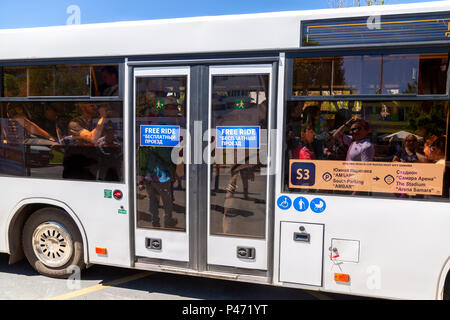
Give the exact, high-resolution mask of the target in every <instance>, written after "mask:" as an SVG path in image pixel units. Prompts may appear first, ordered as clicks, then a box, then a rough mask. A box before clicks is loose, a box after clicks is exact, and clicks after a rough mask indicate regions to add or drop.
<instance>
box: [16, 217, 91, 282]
mask: <svg viewBox="0 0 450 320" xmlns="http://www.w3.org/2000/svg"><path fill="white" fill-rule="evenodd" d="M22 245H23V250H24V252H25V256H26V257H27V259H28V262H29V263H30V264H31V266H32V267H33V268H34V269H35V270H36V271H37V272H39V273H40V274H42V275H44V276H48V277H53V278H68V277H69V276H70V275H72V274H73V273H74V272H77V271H79V270H81V269H83V268H84V266H85V265H84V261H83V241H82V238H81V235H80V232H79V231H78V228H77V226H76V225H75V223H74V222H73V221H72V219H71V218H69V217H68V216H67V215H66V213H65V212H64V211H62V210H60V209H57V208H43V209H39V210H37V211H36V212H34V213H33V214H32V215H31V216H30V218H29V219H28V220H27V222H26V223H25V226H24V229H23V234H22Z"/></svg>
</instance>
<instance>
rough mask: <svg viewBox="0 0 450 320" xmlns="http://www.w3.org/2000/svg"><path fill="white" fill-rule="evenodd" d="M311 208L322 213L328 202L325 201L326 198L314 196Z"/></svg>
mask: <svg viewBox="0 0 450 320" xmlns="http://www.w3.org/2000/svg"><path fill="white" fill-rule="evenodd" d="M310 206H311V210H312V211H313V212H315V213H322V212H324V211H325V209H326V207H327V204H326V203H325V200H323V199H321V198H314V199H312V200H311V204H310Z"/></svg>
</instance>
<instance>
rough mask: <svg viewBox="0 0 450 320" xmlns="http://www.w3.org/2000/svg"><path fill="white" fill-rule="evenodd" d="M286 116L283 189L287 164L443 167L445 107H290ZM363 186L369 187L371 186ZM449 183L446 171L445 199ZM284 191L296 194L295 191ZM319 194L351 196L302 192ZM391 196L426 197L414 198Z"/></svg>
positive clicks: (409, 103) (303, 104) (418, 104)
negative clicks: (304, 161) (365, 162)
mask: <svg viewBox="0 0 450 320" xmlns="http://www.w3.org/2000/svg"><path fill="white" fill-rule="evenodd" d="M287 112H288V116H287V122H286V130H287V131H286V140H285V141H286V149H285V150H286V154H285V177H284V179H285V188H286V189H287V188H288V185H289V181H290V180H289V179H291V177H290V176H289V166H290V164H289V160H292V159H295V160H323V161H324V162H323V166H326V165H327V164H326V163H327V162H326V161H327V160H329V161H333V160H334V161H335V160H340V161H353V162H355V161H367V162H388V163H394V162H397V163H418V164H419V163H420V164H427V165H429V166H440V165H445V163H444V161H445V159H446V153H448V150H447V149H448V146H447V130H448V117H449V109H448V103H446V102H430V101H384V102H367V101H326V102H289V103H288V108H287ZM352 119H353V120H352ZM341 163H342V162H341ZM316 166H319V167H320V163H319V162H317V163H316ZM360 167H361V168H365V167H364V166H360ZM430 168H431V167H430ZM435 168H438V167H435ZM365 169H367V168H365ZM437 172H438V171H437ZM328 173H329V174H330V172H328ZM329 176H330V177H331V176H333V175H332V174H330V175H329ZM333 177H334V176H333ZM321 178H322V179H326V177H321ZM373 178H376V177H375V176H374V177H373ZM382 178H383V177H382ZM441 178H442V177H441ZM380 179H381V178H380ZM419 180H420V179H419ZM342 181H343V180H342ZM419 182H420V181H419ZM366 183H367V184H370V181H366ZM449 183H450V181H449V168H448V167H447V169H446V173H445V176H444V177H443V189H442V190H443V191H442V194H443V197H444V198H448V197H449V195H448V192H449ZM439 188H440V186H439ZM289 190H290V191H299V190H298V189H295V188H290V189H289ZM386 190H387V189H386ZM318 191H320V192H329V193H333V192H334V193H339V194H342V193H348V194H355V193H354V192H353V193H352V192H351V191H348V192H346V191H343V190H340V189H339V188H336V189H334V190H333V188H331V189H323V190H321V189H320V188H319V187H318V188H310V189H301V192H318ZM377 192H383V191H377ZM386 192H388V193H389V192H390V191H386ZM359 194H360V193H359ZM366 194H368V193H366ZM387 196H388V195H387ZM391 196H394V197H398V198H408V197H415V198H423V197H431V196H429V195H414V194H413V193H399V194H391Z"/></svg>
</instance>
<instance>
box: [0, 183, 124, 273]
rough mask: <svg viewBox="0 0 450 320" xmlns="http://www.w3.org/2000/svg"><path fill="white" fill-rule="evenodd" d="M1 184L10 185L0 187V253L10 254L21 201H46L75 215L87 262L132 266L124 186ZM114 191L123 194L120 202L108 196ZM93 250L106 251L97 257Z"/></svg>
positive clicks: (94, 184)
mask: <svg viewBox="0 0 450 320" xmlns="http://www.w3.org/2000/svg"><path fill="white" fill-rule="evenodd" d="M0 181H1V183H2V185H4V186H11V187H9V188H3V191H2V193H1V194H0V202H1V203H2V204H3V205H2V206H1V208H0V230H1V232H2V236H1V237H0V251H2V252H9V248H8V241H7V239H8V228H9V223H10V221H9V220H10V219H11V218H12V217H13V215H14V214H15V212H13V211H14V209H15V208H17V206H18V204H19V203H20V202H21V201H23V200H24V199H32V198H45V199H49V200H55V201H58V202H62V203H65V204H66V205H67V207H69V208H70V209H71V210H72V211H73V212H74V213H75V215H76V216H77V218H78V219H79V221H80V222H81V224H82V227H83V229H84V231H85V233H86V239H88V241H87V242H88V243H84V246H87V249H88V256H89V261H88V262H89V263H98V264H111V265H118V266H131V254H130V226H129V221H130V218H129V214H130V213H129V209H128V203H129V202H128V194H127V192H126V191H127V189H126V187H125V185H118V184H113V183H111V184H108V183H98V182H83V181H54V180H41V179H22V178H6V177H2V178H0ZM116 189H119V190H121V191H122V192H123V194H124V196H123V198H122V199H121V200H115V199H114V198H113V197H110V193H112V191H114V190H116ZM122 207H123V208H122ZM81 232H82V231H81ZM96 247H101V248H106V249H107V254H106V255H98V254H96V253H95V248H96Z"/></svg>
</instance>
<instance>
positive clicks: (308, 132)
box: [301, 124, 315, 144]
mask: <svg viewBox="0 0 450 320" xmlns="http://www.w3.org/2000/svg"><path fill="white" fill-rule="evenodd" d="M301 136H302V141H303V142H304V143H305V144H311V143H313V141H314V136H315V134H314V129H313V126H312V125H311V124H307V125H306V126H305V127H304V128H303V129H302V133H301Z"/></svg>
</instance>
